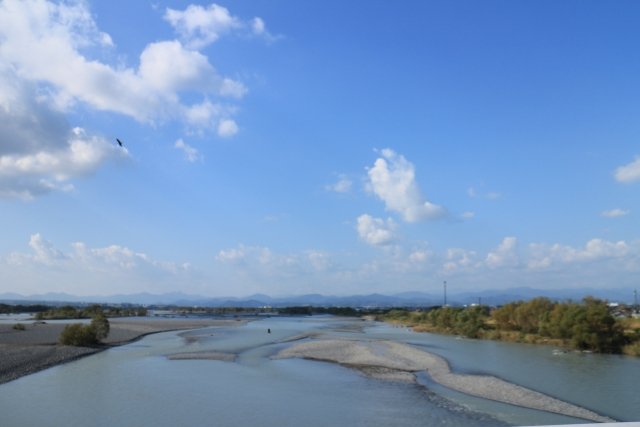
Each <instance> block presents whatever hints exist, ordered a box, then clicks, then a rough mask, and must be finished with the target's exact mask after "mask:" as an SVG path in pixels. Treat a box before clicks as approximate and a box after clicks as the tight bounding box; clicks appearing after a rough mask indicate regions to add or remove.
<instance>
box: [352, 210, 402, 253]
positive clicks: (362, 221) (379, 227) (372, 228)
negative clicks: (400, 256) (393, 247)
mask: <svg viewBox="0 0 640 427" xmlns="http://www.w3.org/2000/svg"><path fill="white" fill-rule="evenodd" d="M396 228H397V226H396V223H395V222H394V221H393V220H392V219H391V218H388V219H387V220H386V221H385V220H383V219H381V218H374V217H372V216H371V215H367V214H364V215H360V216H359V217H358V223H357V225H356V230H357V231H358V236H360V239H362V240H363V241H364V242H366V243H368V244H370V245H372V246H385V245H389V244H391V243H393V242H394V241H395V240H396V233H395V230H396Z"/></svg>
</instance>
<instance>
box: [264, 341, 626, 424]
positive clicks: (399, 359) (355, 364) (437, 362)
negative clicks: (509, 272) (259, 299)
mask: <svg viewBox="0 0 640 427" xmlns="http://www.w3.org/2000/svg"><path fill="white" fill-rule="evenodd" d="M289 357H298V358H304V359H311V360H320V361H327V362H333V363H338V364H341V365H344V366H347V367H351V368H355V369H358V370H360V371H362V372H364V373H365V374H369V375H371V376H373V377H376V378H382V379H390V380H395V381H407V380H408V378H409V377H407V375H408V374H411V375H412V376H413V373H415V372H421V371H426V372H427V373H428V374H429V376H430V377H431V378H432V379H433V381H435V382H437V383H438V384H441V385H443V386H445V387H448V388H450V389H453V390H456V391H459V392H462V393H466V394H469V395H473V396H477V397H481V398H484V399H490V400H495V401H498V402H504V403H509V404H512V405H517V406H522V407H526V408H531V409H537V410H541V411H546V412H553V413H557V414H562V415H567V416H570V417H574V418H581V419H585V420H589V421H595V422H613V421H615V420H613V419H611V418H608V417H605V416H602V415H600V414H597V413H595V412H593V411H590V410H588V409H586V408H582V407H580V406H577V405H573V404H571V403H568V402H564V401H562V400H559V399H556V398H554V397H551V396H548V395H546V394H543V393H540V392H537V391H534V390H531V389H528V388H525V387H522V386H519V385H516V384H513V383H509V382H507V381H504V380H502V379H500V378H497V377H494V376H489V375H466V374H458V373H454V372H452V371H451V369H450V367H449V363H448V362H447V360H446V359H444V358H442V357H440V356H438V355H436V354H433V353H429V352H426V351H423V350H421V349H418V348H416V347H413V346H411V345H408V344H402V343H398V342H395V341H387V340H350V339H317V340H311V341H307V342H303V343H299V344H296V345H293V346H291V347H289V348H286V349H284V350H281V351H280V352H279V353H278V354H277V355H276V356H275V358H289ZM413 381H415V377H413Z"/></svg>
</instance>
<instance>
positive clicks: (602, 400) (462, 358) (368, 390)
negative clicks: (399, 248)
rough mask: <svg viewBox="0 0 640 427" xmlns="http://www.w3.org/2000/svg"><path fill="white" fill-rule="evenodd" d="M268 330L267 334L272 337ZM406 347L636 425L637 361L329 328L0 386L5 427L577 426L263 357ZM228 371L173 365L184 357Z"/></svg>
mask: <svg viewBox="0 0 640 427" xmlns="http://www.w3.org/2000/svg"><path fill="white" fill-rule="evenodd" d="M268 329H270V330H271V333H270V334H269V333H267V330H268ZM310 331H311V332H316V333H318V334H322V335H324V336H346V337H352V338H358V339H390V340H395V341H398V342H404V343H409V344H411V345H414V346H416V347H419V348H422V349H424V350H427V351H430V352H433V353H436V354H439V355H441V356H443V357H445V358H446V359H448V360H449V362H450V364H451V367H452V369H453V370H454V371H456V372H461V373H471V374H490V375H495V376H498V377H500V378H502V379H505V380H507V381H511V382H514V383H517V384H520V385H523V386H525V387H529V388H532V389H534V390H537V391H541V392H543V393H546V394H549V395H551V396H554V397H557V398H559V399H562V400H566V401H569V402H571V403H574V404H577V405H580V406H584V407H586V408H588V409H591V410H593V411H595V412H598V413H601V414H603V415H607V416H609V417H612V418H614V419H617V420H620V421H633V420H640V393H637V391H636V390H637V387H638V383H639V381H638V380H640V360H638V359H636V358H630V357H624V356H610V355H595V354H581V353H563V354H558V353H557V352H555V353H554V352H553V351H552V350H553V348H551V347H546V346H533V345H524V344H512V343H500V342H491V341H477V340H467V339H458V338H456V337H449V336H441V335H434V334H425V333H415V332H412V331H410V330H408V329H406V328H399V327H393V326H390V325H388V324H384V323H378V322H364V321H360V320H348V319H341V318H335V317H328V316H315V317H293V318H277V317H274V318H266V319H260V320H257V321H253V322H249V323H247V324H244V325H242V326H235V327H220V328H208V329H204V330H195V331H190V332H187V333H184V332H183V333H179V332H167V333H160V334H155V335H151V336H148V337H145V338H144V339H142V340H140V341H137V342H134V343H131V344H128V345H125V346H121V347H116V348H112V349H109V350H107V351H104V352H101V353H98V354H96V355H93V356H90V357H86V358H84V359H81V360H78V361H75V362H72V363H68V364H65V365H61V366H56V367H54V368H51V369H48V370H45V371H41V372H38V373H36V374H33V375H29V376H26V377H22V378H20V379H18V380H16V381H12V382H10V383H6V384H3V385H0V425H2V426H16V427H19V426H32V425H36V426H61V425H65V426H87V425H92V426H112V425H122V426H175V425H207V426H223V427H224V426H243V425H250V424H252V425H258V426H266V427H270V426H299V425H305V426H309V427H313V426H328V425H335V426H343V425H344V426H347V425H348V426H368V427H369V426H374V427H375V426H391V425H393V426H432V425H433V426H435V425H437V426H460V425H464V426H502V425H542V424H563V423H578V422H584V421H582V420H577V419H572V418H568V417H564V416H560V415H555V414H549V413H545V412H541V411H535V410H530V409H524V408H519V407H515V406H512V405H507V404H501V403H497V402H492V401H488V400H485V399H480V398H475V397H470V396H467V395H464V394H462V393H458V392H454V391H451V390H448V389H446V388H445V387H442V386H439V385H438V384H435V383H433V382H432V381H431V380H430V379H429V377H428V375H426V374H419V375H418V384H405V383H395V382H389V381H383V380H376V379H371V378H368V377H366V376H364V375H362V374H361V373H359V372H356V371H354V370H351V369H349V368H345V367H342V366H339V365H335V364H331V363H325V362H315V361H308V360H299V359H282V360H273V359H271V357H270V356H272V355H274V354H275V353H277V352H278V351H279V350H280V349H282V348H284V347H286V346H288V345H290V343H283V342H282V341H283V340H287V339H290V338H293V337H297V336H299V335H301V334H307V333H309V332H310ZM201 351H216V352H226V353H234V354H237V355H238V356H237V358H236V360H235V362H228V361H218V360H170V359H169V358H168V357H167V356H168V355H171V354H176V353H183V352H201Z"/></svg>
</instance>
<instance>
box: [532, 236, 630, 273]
mask: <svg viewBox="0 0 640 427" xmlns="http://www.w3.org/2000/svg"><path fill="white" fill-rule="evenodd" d="M529 247H530V252H531V255H530V259H529V262H528V266H529V268H531V269H545V268H549V267H551V266H552V265H558V264H573V263H580V262H591V261H598V260H605V259H612V258H623V257H625V256H627V255H628V254H629V253H630V251H631V249H630V246H629V244H628V243H626V242H625V241H622V240H620V241H617V242H609V241H606V240H603V239H591V240H589V241H588V242H587V243H586V244H585V246H584V248H574V247H572V246H567V245H561V244H559V243H556V244H554V245H551V246H549V245H544V244H539V243H532V244H531V245H529Z"/></svg>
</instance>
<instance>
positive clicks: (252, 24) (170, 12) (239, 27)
mask: <svg viewBox="0 0 640 427" xmlns="http://www.w3.org/2000/svg"><path fill="white" fill-rule="evenodd" d="M164 19H165V20H166V21H167V22H169V24H171V26H172V27H173V28H174V29H175V30H176V32H177V33H178V34H179V35H180V38H181V40H182V41H183V42H184V43H185V44H186V45H187V46H188V47H189V48H190V49H202V48H204V47H206V46H208V45H210V44H211V43H214V42H216V41H217V40H218V39H219V38H220V37H222V36H223V35H226V34H230V33H238V34H244V35H251V36H256V37H260V38H262V39H264V40H266V41H267V42H274V41H276V40H278V39H279V38H280V36H274V35H273V34H271V33H270V32H269V31H268V30H267V25H266V24H265V22H264V20H263V19H262V18H259V17H255V18H253V19H251V20H248V21H245V20H242V19H240V18H238V17H236V16H233V15H232V14H231V12H229V9H227V8H226V7H223V6H220V5H218V4H215V3H212V4H210V5H209V6H206V7H205V6H200V5H193V4H191V5H189V6H187V8H186V9H185V10H175V9H170V8H167V10H166V12H165V14H164Z"/></svg>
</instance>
